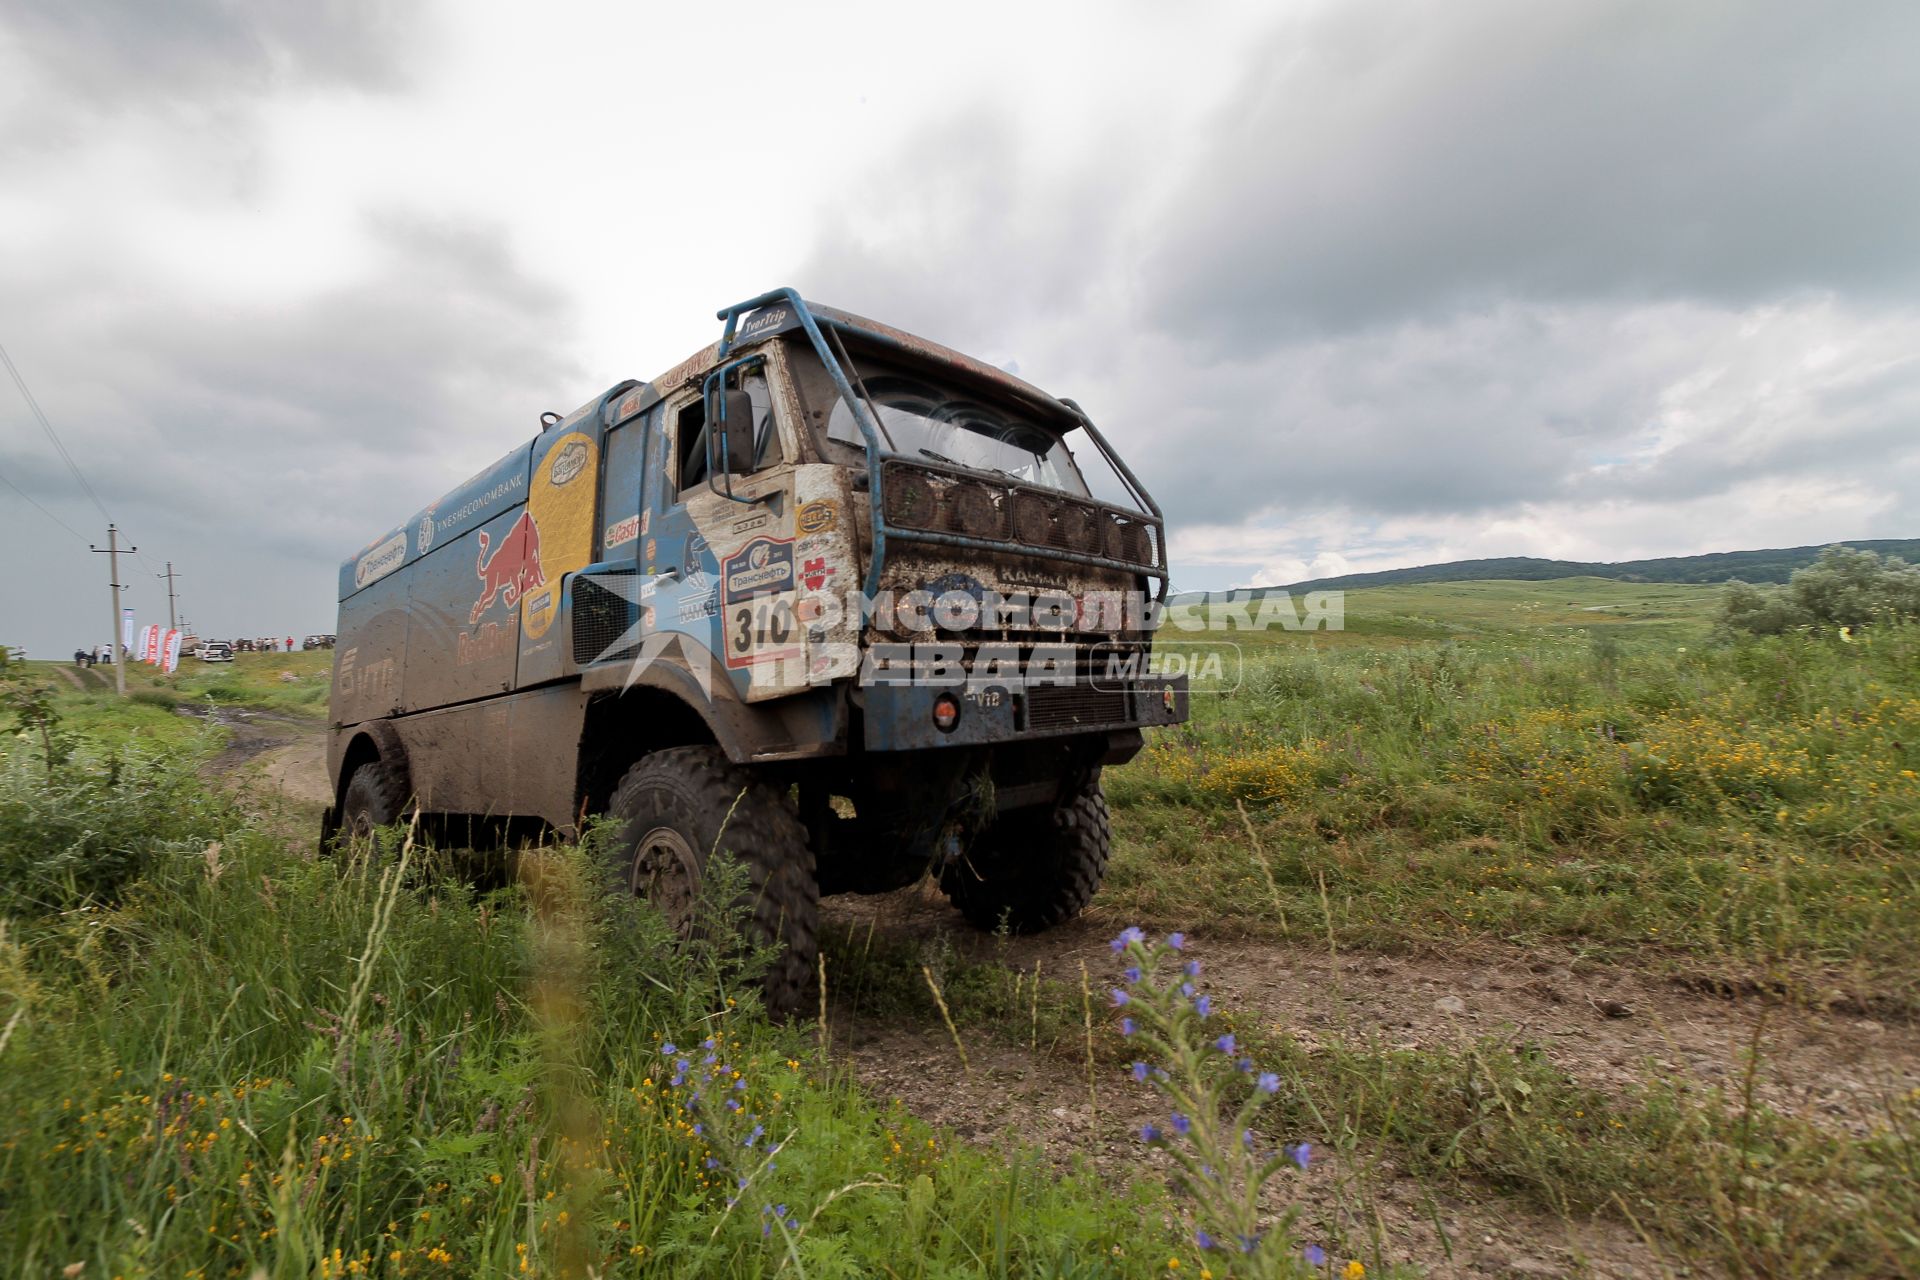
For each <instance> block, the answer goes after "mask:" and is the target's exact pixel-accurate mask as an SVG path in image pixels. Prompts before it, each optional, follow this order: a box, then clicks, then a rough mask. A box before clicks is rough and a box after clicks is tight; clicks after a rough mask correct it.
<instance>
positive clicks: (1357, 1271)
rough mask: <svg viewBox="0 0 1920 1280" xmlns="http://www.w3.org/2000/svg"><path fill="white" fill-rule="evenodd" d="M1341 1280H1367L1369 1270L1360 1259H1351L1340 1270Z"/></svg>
mask: <svg viewBox="0 0 1920 1280" xmlns="http://www.w3.org/2000/svg"><path fill="white" fill-rule="evenodd" d="M1340 1280H1367V1269H1366V1267H1365V1266H1364V1265H1362V1264H1361V1262H1360V1259H1358V1258H1349V1259H1348V1260H1347V1265H1346V1266H1344V1267H1342V1268H1341V1269H1340Z"/></svg>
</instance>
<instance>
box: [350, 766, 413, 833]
mask: <svg viewBox="0 0 1920 1280" xmlns="http://www.w3.org/2000/svg"><path fill="white" fill-rule="evenodd" d="M406 807H407V778H406V774H405V773H403V772H402V771H401V770H399V769H396V768H395V767H394V766H392V765H390V764H388V763H387V762H386V761H384V760H369V761H367V762H366V763H365V764H363V765H361V766H360V767H359V768H357V769H355V770H354V771H353V776H352V777H351V778H349V779H347V790H346V793H345V794H344V795H342V796H341V797H340V827H339V830H340V834H341V835H342V836H344V837H345V838H347V839H349V840H365V839H366V838H367V837H368V836H371V835H372V834H373V831H374V828H375V827H384V826H387V825H389V824H391V823H395V822H398V821H400V814H401V812H402V811H403V810H404V809H405V808H406Z"/></svg>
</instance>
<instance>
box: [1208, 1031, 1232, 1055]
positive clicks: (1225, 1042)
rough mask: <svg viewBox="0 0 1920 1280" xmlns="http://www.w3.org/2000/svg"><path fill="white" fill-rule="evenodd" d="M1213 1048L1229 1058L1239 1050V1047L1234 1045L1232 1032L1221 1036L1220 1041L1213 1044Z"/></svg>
mask: <svg viewBox="0 0 1920 1280" xmlns="http://www.w3.org/2000/svg"><path fill="white" fill-rule="evenodd" d="M1213 1047H1214V1048H1216V1049H1218V1050H1219V1051H1220V1052H1222V1053H1224V1054H1227V1055H1229V1056H1231V1055H1232V1054H1233V1053H1234V1052H1235V1051H1236V1050H1237V1048H1238V1046H1237V1045H1236V1044H1235V1043H1234V1039H1233V1032H1231V1031H1229V1032H1227V1034H1225V1035H1223V1036H1221V1037H1220V1038H1219V1039H1218V1040H1215V1041H1214V1042H1213Z"/></svg>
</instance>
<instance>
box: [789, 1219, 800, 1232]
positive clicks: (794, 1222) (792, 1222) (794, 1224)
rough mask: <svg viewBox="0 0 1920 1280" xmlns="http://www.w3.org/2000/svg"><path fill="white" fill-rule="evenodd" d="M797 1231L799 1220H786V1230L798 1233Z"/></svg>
mask: <svg viewBox="0 0 1920 1280" xmlns="http://www.w3.org/2000/svg"><path fill="white" fill-rule="evenodd" d="M799 1229H800V1219H798V1218H788V1219H787V1230H789V1231H798V1230H799Z"/></svg>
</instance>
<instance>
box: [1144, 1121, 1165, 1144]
mask: <svg viewBox="0 0 1920 1280" xmlns="http://www.w3.org/2000/svg"><path fill="white" fill-rule="evenodd" d="M1140 1141H1142V1142H1158V1141H1160V1130H1159V1127H1158V1126H1156V1125H1150V1124H1143V1125H1141V1126H1140Z"/></svg>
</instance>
